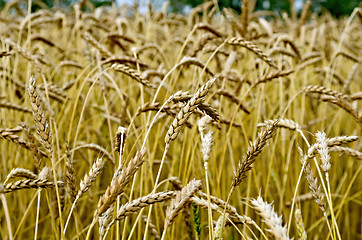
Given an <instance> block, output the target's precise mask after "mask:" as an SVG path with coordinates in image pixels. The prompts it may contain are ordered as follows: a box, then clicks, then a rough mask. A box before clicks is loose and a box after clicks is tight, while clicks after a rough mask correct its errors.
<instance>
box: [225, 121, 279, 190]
mask: <svg viewBox="0 0 362 240" xmlns="http://www.w3.org/2000/svg"><path fill="white" fill-rule="evenodd" d="M278 122H279V121H278V120H276V121H274V123H273V124H272V125H269V126H267V128H266V129H265V130H264V131H262V132H260V133H258V137H257V138H256V139H255V140H254V142H253V143H252V144H251V145H250V146H249V148H248V150H247V152H246V153H245V154H244V156H243V159H242V160H241V161H239V164H238V167H237V169H236V171H235V172H234V177H233V181H232V185H231V186H232V191H233V189H235V187H236V186H238V185H239V184H240V183H241V181H242V180H243V179H244V178H246V172H248V171H250V170H251V164H253V162H254V161H255V159H256V157H257V156H258V155H259V154H260V153H261V151H262V150H263V148H264V146H265V145H266V143H267V141H268V139H270V138H271V137H272V136H273V133H274V132H275V130H276V128H277V126H278Z"/></svg>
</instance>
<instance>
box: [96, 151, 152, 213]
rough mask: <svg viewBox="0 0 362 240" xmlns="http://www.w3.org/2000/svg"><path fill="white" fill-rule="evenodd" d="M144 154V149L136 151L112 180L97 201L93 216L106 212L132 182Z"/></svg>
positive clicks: (142, 161)
mask: <svg viewBox="0 0 362 240" xmlns="http://www.w3.org/2000/svg"><path fill="white" fill-rule="evenodd" d="M145 153H146V149H143V150H141V151H137V153H136V156H135V157H134V158H133V159H132V160H131V161H130V162H129V164H128V166H127V167H126V168H124V169H122V171H121V173H120V174H119V175H116V176H115V178H113V179H112V182H111V184H110V185H109V186H108V188H107V190H106V192H105V193H104V195H103V196H102V197H101V198H100V199H99V202H98V207H97V210H96V213H95V216H99V215H100V214H102V213H104V212H105V211H107V209H108V208H109V207H110V206H111V205H112V204H113V203H114V201H115V200H116V198H117V196H118V195H120V194H121V193H122V192H123V191H124V188H125V187H126V185H127V184H128V183H129V182H130V181H131V180H132V177H133V175H134V174H135V173H136V172H137V170H138V169H139V167H140V166H141V165H142V164H143V163H144V161H145V160H144V155H145Z"/></svg>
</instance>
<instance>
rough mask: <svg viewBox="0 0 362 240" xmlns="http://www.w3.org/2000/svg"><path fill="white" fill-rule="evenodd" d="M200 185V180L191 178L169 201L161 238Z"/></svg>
mask: <svg viewBox="0 0 362 240" xmlns="http://www.w3.org/2000/svg"><path fill="white" fill-rule="evenodd" d="M201 187H202V184H201V181H200V180H195V179H194V180H191V181H190V182H189V183H188V184H187V185H186V186H185V187H183V188H182V189H181V191H180V192H178V193H177V195H176V198H175V199H173V200H172V201H171V203H170V206H169V207H168V208H167V211H166V219H165V226H164V232H163V234H162V236H163V237H162V238H163V239H164V237H165V234H166V231H167V228H168V227H169V226H171V224H172V223H173V222H174V220H175V218H176V217H177V215H178V214H179V213H180V211H181V210H182V209H183V208H184V206H185V205H186V203H187V202H188V201H189V200H190V198H191V197H192V196H193V195H194V194H195V193H196V192H197V191H198V190H200V189H201Z"/></svg>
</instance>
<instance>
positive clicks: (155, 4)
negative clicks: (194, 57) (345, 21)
mask: <svg viewBox="0 0 362 240" xmlns="http://www.w3.org/2000/svg"><path fill="white" fill-rule="evenodd" d="M14 1H17V2H24V4H23V6H24V8H26V5H27V2H28V1H27V0H12V2H14ZM215 1H216V0H215ZM9 2H10V1H9V0H0V8H3V7H4V6H5V5H6V4H7V3H9ZM31 2H32V11H36V10H37V9H40V8H45V7H49V8H51V7H61V8H65V9H66V8H70V7H71V6H72V5H73V4H75V3H83V4H82V6H88V7H84V8H83V9H82V10H83V11H89V10H90V8H89V4H91V5H93V6H94V7H100V6H118V7H120V6H122V5H123V4H127V5H130V6H135V5H136V6H137V8H138V11H139V12H140V13H145V12H147V9H148V8H147V4H148V3H150V4H151V6H152V8H153V9H154V10H156V11H157V10H161V9H162V5H163V4H164V3H165V2H166V1H165V0H86V1H84V0H82V1H79V0H78V1H75V0H32V1H31ZM85 2H86V4H85ZM203 2H204V1H203V0H170V1H169V6H168V9H167V10H168V11H169V12H175V13H184V14H187V13H188V12H190V10H191V8H193V7H195V6H197V5H199V4H201V3H203ZM249 2H252V3H251V4H254V5H255V8H254V9H255V11H258V10H269V11H276V12H278V13H282V12H286V13H288V14H289V13H290V9H291V7H293V8H294V9H295V10H296V12H297V13H300V12H301V10H302V7H303V4H304V3H305V2H306V0H295V1H293V0H254V1H250V0H249ZM241 3H242V1H240V0H219V1H218V4H219V7H220V9H222V8H224V7H227V8H233V9H234V10H235V11H237V12H241V10H240V8H241ZM358 6H360V7H361V6H362V3H361V1H360V0H313V1H312V6H311V10H312V11H313V12H315V13H318V14H321V13H323V11H328V12H330V13H331V14H332V15H333V16H335V17H337V18H338V17H341V16H344V15H349V14H351V13H352V11H353V9H354V8H355V7H358Z"/></svg>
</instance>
